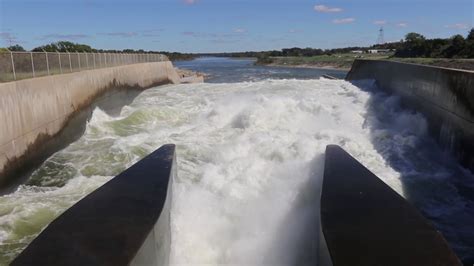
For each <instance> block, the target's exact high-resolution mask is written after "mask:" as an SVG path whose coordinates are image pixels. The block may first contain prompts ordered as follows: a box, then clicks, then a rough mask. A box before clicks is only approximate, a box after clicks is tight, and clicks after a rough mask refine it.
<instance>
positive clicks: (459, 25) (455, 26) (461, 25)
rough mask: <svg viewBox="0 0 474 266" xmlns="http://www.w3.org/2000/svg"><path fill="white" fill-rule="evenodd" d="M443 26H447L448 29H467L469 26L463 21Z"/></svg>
mask: <svg viewBox="0 0 474 266" xmlns="http://www.w3.org/2000/svg"><path fill="white" fill-rule="evenodd" d="M444 27H445V28H449V29H457V30H467V29H468V28H469V25H467V24H464V23H456V24H451V25H446V26H444Z"/></svg>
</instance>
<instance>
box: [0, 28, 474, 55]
mask: <svg viewBox="0 0 474 266" xmlns="http://www.w3.org/2000/svg"><path fill="white" fill-rule="evenodd" d="M371 49H390V50H394V51H395V54H394V56H395V57H429V58H474V28H473V29H471V30H470V31H469V33H468V34H467V36H466V37H464V36H462V35H459V34H458V35H454V36H453V37H451V38H445V39H443V38H434V39H427V38H425V36H423V35H421V34H419V33H415V32H411V33H408V34H407V35H406V36H405V38H404V39H403V40H400V41H399V42H390V43H384V44H376V45H372V46H370V47H344V48H335V49H319V48H309V47H308V48H299V47H293V48H284V49H281V50H271V51H260V52H254V51H248V52H236V53H200V54H192V53H178V52H166V51H145V50H143V49H139V50H134V49H123V50H104V49H95V48H93V47H91V46H89V45H86V44H79V43H73V42H69V41H59V42H54V43H50V44H46V45H42V46H39V47H36V48H34V49H32V51H33V52H43V51H45V52H88V53H160V54H165V55H166V56H168V58H170V60H173V61H175V60H189V59H193V58H195V57H197V56H221V57H257V58H259V59H260V60H261V61H265V60H266V59H267V58H270V57H310V56H319V55H332V54H341V53H349V52H351V51H354V50H359V51H365V52H367V51H368V50H371ZM3 50H4V51H5V49H3ZM8 50H10V51H25V49H24V48H23V47H21V46H20V45H13V46H10V47H8ZM1 51H2V48H0V52H1Z"/></svg>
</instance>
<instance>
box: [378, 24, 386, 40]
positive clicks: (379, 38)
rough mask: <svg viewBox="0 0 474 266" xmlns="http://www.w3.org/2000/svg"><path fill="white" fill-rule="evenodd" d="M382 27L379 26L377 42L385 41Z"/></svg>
mask: <svg viewBox="0 0 474 266" xmlns="http://www.w3.org/2000/svg"><path fill="white" fill-rule="evenodd" d="M383 35H384V34H383V27H380V30H379V37H378V38H377V44H384V43H385V40H384V36H383Z"/></svg>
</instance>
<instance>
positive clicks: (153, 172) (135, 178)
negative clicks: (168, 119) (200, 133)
mask: <svg viewBox="0 0 474 266" xmlns="http://www.w3.org/2000/svg"><path fill="white" fill-rule="evenodd" d="M175 171H176V166H175V145H172V144H169V145H164V146H162V147H161V148H159V149H158V150H156V151H154V152H153V153H151V154H150V155H148V156H147V157H145V158H144V159H142V160H140V161H139V162H138V163H136V164H135V165H133V166H132V167H130V168H129V169H127V170H125V171H124V172H122V173H121V174H120V175H118V176H116V177H115V178H113V179H112V180H110V181H109V182H107V183H106V184H104V185H103V186H102V187H100V188H98V189H97V190H95V191H94V192H92V193H91V194H89V195H88V196H86V197H85V198H83V199H82V200H80V201H79V202H78V203H76V204H75V205H74V206H72V207H71V208H69V209H68V210H66V211H65V212H64V213H63V214H62V215H61V216H59V217H58V218H57V219H56V220H54V221H53V222H52V223H51V224H50V225H49V226H48V227H47V228H46V229H45V230H44V231H43V232H42V233H41V234H40V235H39V236H38V237H37V238H36V239H35V240H33V242H32V243H31V244H30V245H29V246H28V247H27V248H26V249H25V250H24V251H23V252H22V253H21V254H20V255H19V256H18V257H17V258H15V260H14V261H13V262H12V263H11V265H49V266H54V265H114V266H118V265H168V259H169V258H168V256H169V252H170V243H171V236H170V234H171V233H170V220H169V219H170V216H169V212H170V202H171V189H170V188H171V185H172V180H173V176H174V175H175Z"/></svg>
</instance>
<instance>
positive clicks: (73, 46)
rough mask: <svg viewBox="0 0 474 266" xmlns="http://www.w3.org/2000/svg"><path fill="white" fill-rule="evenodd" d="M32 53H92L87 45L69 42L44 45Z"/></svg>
mask: <svg viewBox="0 0 474 266" xmlns="http://www.w3.org/2000/svg"><path fill="white" fill-rule="evenodd" d="M33 51H34V52H42V51H46V52H94V51H95V49H92V47H90V46H89V45H86V44H79V43H73V42H69V41H60V42H55V43H50V44H46V45H43V46H39V47H36V48H34V49H33Z"/></svg>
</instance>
